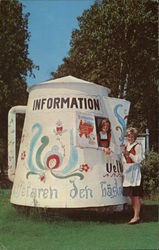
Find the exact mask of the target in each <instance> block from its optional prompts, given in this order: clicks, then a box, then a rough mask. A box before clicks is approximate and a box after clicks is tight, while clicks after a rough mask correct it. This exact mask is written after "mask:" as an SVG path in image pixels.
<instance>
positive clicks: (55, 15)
mask: <svg viewBox="0 0 159 250" xmlns="http://www.w3.org/2000/svg"><path fill="white" fill-rule="evenodd" d="M19 2H21V3H22V4H23V5H24V8H23V13H27V12H29V13H30V16H29V20H28V21H29V23H28V31H29V32H30V33H31V37H30V41H29V58H30V59H31V60H33V63H34V64H35V65H38V66H39V67H40V69H39V71H38V70H34V74H35V76H36V78H35V79H34V78H33V77H29V76H28V77H27V85H28V86H31V85H34V84H38V83H41V82H43V81H46V80H49V79H50V78H51V72H53V71H56V70H57V68H58V65H60V64H62V62H63V58H64V57H66V56H68V52H69V49H70V40H71V34H72V31H73V30H74V29H77V28H78V21H77V17H78V16H81V15H82V13H83V11H84V10H85V9H89V8H90V6H91V5H92V4H93V3H94V2H95V0H19Z"/></svg>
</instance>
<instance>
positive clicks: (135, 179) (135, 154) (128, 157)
mask: <svg viewBox="0 0 159 250" xmlns="http://www.w3.org/2000/svg"><path fill="white" fill-rule="evenodd" d="M126 137H127V146H126V147H125V149H124V150H123V156H122V162H123V195H124V196H129V197H130V199H131V203H132V206H133V210H134V216H133V218H132V219H131V220H130V221H129V224H131V225H132V224H136V223H139V221H140V208H141V196H142V185H141V169H140V163H141V161H142V160H143V150H142V145H141V144H139V143H137V142H136V138H137V129H136V128H133V127H131V128H129V129H127V130H126Z"/></svg>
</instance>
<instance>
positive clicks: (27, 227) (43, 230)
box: [0, 190, 159, 250]
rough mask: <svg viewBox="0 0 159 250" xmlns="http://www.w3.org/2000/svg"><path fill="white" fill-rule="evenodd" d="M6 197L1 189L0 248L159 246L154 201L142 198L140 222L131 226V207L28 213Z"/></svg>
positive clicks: (49, 249) (85, 249)
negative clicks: (115, 210) (57, 213)
mask: <svg viewBox="0 0 159 250" xmlns="http://www.w3.org/2000/svg"><path fill="white" fill-rule="evenodd" d="M9 196H10V195H9V192H8V190H0V250H111V249H113V250H117V249H118V250H126V249H128V250H134V249H138V250H141V249H143V250H146V249H147V250H151V249H152V250H153V249H154V250H157V249H158V246H159V244H158V242H159V224H158V205H157V203H158V202H157V201H144V204H143V206H142V211H141V217H142V223H140V224H137V225H133V226H132V225H131V226H130V225H127V221H128V220H129V219H130V217H131V215H132V210H131V208H129V209H128V210H126V211H122V212H118V213H114V214H113V215H112V214H109V215H108V214H105V213H104V214H97V215H96V214H95V213H94V214H88V213H85V214H84V213H83V214H81V213H80V214H76V215H74V216H72V217H71V218H68V217H66V216H62V217H59V216H56V217H55V216H54V217H53V216H52V217H51V218H50V217H49V218H48V217H47V216H46V215H40V214H39V213H37V212H34V213H31V214H30V215H28V216H27V215H25V214H22V213H20V212H18V211H17V210H16V209H15V208H14V207H13V206H12V205H11V204H10V202H9Z"/></svg>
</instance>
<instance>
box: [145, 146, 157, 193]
mask: <svg viewBox="0 0 159 250" xmlns="http://www.w3.org/2000/svg"><path fill="white" fill-rule="evenodd" d="M158 166H159V153H157V152H154V151H153V150H152V151H151V152H150V154H149V155H148V157H147V158H146V159H145V160H144V161H143V162H142V178H143V190H144V195H145V196H148V197H152V196H156V195H157V194H158V192H159V186H158V184H159V168H158Z"/></svg>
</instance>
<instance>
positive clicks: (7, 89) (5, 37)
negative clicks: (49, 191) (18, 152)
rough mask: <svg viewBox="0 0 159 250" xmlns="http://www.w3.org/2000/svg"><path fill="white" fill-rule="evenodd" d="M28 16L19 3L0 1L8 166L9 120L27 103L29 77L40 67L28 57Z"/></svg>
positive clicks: (3, 141) (2, 153) (3, 144)
mask: <svg viewBox="0 0 159 250" xmlns="http://www.w3.org/2000/svg"><path fill="white" fill-rule="evenodd" d="M28 16H29V14H28V13H27V14H25V15H23V6H22V4H21V3H19V2H18V0H7V1H5V0H4V1H3V0H1V1H0V118H1V122H0V161H1V164H0V166H1V169H2V166H3V165H5V167H7V128H8V125H7V118H8V110H9V109H10V108H11V107H12V106H14V105H17V104H18V105H22V104H26V100H27V92H26V76H27V73H30V74H31V75H33V72H32V70H33V68H37V67H36V66H35V65H34V64H33V62H32V61H31V60H30V59H29V58H28V42H29V38H30V34H29V32H28Z"/></svg>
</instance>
